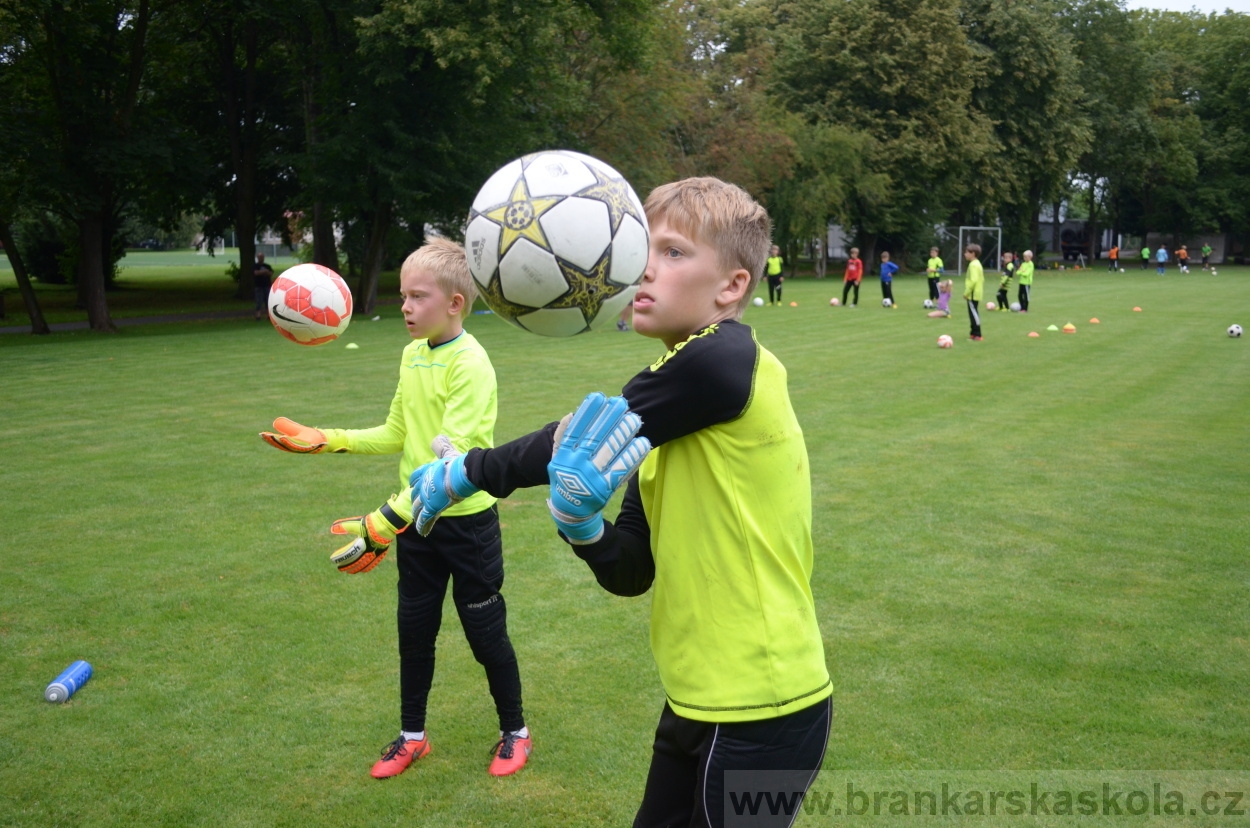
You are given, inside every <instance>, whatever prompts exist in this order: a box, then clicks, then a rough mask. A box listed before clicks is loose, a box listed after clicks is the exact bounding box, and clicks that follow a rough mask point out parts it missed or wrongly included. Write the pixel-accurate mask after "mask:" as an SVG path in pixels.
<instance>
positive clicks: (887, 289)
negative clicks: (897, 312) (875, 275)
mask: <svg viewBox="0 0 1250 828" xmlns="http://www.w3.org/2000/svg"><path fill="white" fill-rule="evenodd" d="M895 273H898V265H896V264H894V262H892V261H890V251H888V250H885V251H882V253H881V299H882V303H883V304H884V300H886V299H889V300H890V304H889V305H887V306H886V307H889V308H895V309H897V308H898V303H897V302H895V301H894V274H895Z"/></svg>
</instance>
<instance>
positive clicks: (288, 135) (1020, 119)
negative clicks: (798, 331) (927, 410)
mask: <svg viewBox="0 0 1250 828" xmlns="http://www.w3.org/2000/svg"><path fill="white" fill-rule="evenodd" d="M1248 67H1250V16H1246V15H1240V14H1234V13H1226V14H1223V15H1211V16H1203V15H1199V14H1197V13H1190V14H1177V13H1158V12H1129V11H1127V10H1125V9H1124V8H1123V6H1122V5H1120V4H1119V3H1117V2H1114V0H1041V1H1040V2H1031V3H1021V2H1018V0H1016V1H1015V2H1013V0H704V1H703V2H697V3H696V2H682V1H681V0H527V2H526V3H524V4H522V3H517V2H514V0H466V2H456V3H450V2H446V1H445V0H289V1H288V2H286V3H282V4H273V3H262V2H256V0H204V1H203V2H199V3H184V2H179V0H0V145H2V146H4V147H5V153H6V157H5V159H4V164H3V165H0V243H3V245H4V248H5V251H6V253H7V254H8V255H9V258H10V261H11V262H12V264H13V268H14V272H15V274H16V275H17V278H18V283H19V287H20V288H21V290H22V294H23V298H24V299H25V301H26V304H27V308H28V310H30V311H31V319H32V322H35V321H36V320H37V319H39V321H40V322H41V318H40V317H39V316H38V307H37V304H36V302H35V294H34V292H33V290H31V289H30V284H29V280H30V278H31V277H32V276H34V277H35V278H41V279H55V278H57V274H58V273H63V274H67V275H68V276H69V278H72V279H73V281H74V282H75V284H76V285H77V289H78V293H79V300H80V303H81V304H82V306H83V307H84V308H85V309H86V311H87V314H88V318H89V320H90V323H91V327H92V328H93V329H96V330H111V329H112V327H113V326H112V322H111V320H110V318H109V313H108V304H107V293H106V288H107V286H108V284H109V282H110V280H111V278H112V275H113V273H114V269H115V265H116V262H117V261H118V260H119V259H120V257H121V255H122V254H123V252H124V246H125V244H126V243H128V242H129V243H131V244H133V243H135V242H137V241H138V239H133V238H131V239H127V238H126V235H127V232H128V230H129V232H131V233H133V232H134V231H133V228H135V227H136V226H141V225H146V226H155V227H160V228H163V229H165V230H172V229H173V228H175V227H177V226H179V225H180V224H185V222H186V221H187V217H188V216H194V217H196V224H197V226H198V228H199V229H200V230H202V232H203V233H204V235H205V237H207V238H209V239H213V238H221V237H224V236H225V235H226V234H227V233H233V234H234V235H235V237H236V238H237V239H238V247H239V259H240V262H239V264H243V265H250V263H251V261H252V260H253V258H254V252H255V247H254V239H255V238H256V235H257V233H258V232H259V231H261V230H263V229H266V228H271V229H277V230H278V231H279V232H281V233H282V234H284V236H285V237H287V238H288V239H289V238H290V237H291V236H292V235H293V234H298V235H301V236H304V235H307V236H309V237H311V239H312V243H311V250H310V251H309V255H310V258H311V259H312V260H313V261H316V262H319V263H322V264H325V265H327V266H329V267H331V268H334V269H335V270H339V271H340V272H343V273H344V274H345V275H346V276H348V278H349V281H350V282H351V283H352V285H353V288H354V289H355V290H356V292H357V301H358V303H360V305H361V306H362V307H363V308H364V309H365V310H370V309H372V305H373V302H374V301H375V298H376V291H377V280H378V275H379V273H380V272H381V271H382V270H383V269H384V268H385V267H387V266H394V264H395V263H396V262H397V261H398V259H399V258H400V257H401V256H402V255H403V254H404V253H406V252H407V251H408V250H410V249H411V248H412V247H414V246H415V245H417V244H419V243H420V240H421V238H422V236H423V232H424V231H423V228H424V227H426V226H434V227H438V228H440V229H443V230H445V231H447V232H449V233H451V234H453V235H458V234H459V231H460V228H461V224H462V222H463V220H464V217H465V215H466V213H467V211H468V206H469V204H470V202H471V201H472V199H473V196H474V195H475V193H476V191H477V188H478V187H479V186H480V185H481V183H482V182H483V181H484V180H485V179H486V178H487V177H488V176H489V175H490V173H491V172H493V171H494V170H495V169H496V168H497V167H498V166H500V165H501V164H503V163H504V162H506V161H507V160H509V159H511V158H514V157H516V156H518V155H521V154H524V153H527V152H532V151H535V150H537V149H540V148H545V147H564V148H570V149H578V150H582V151H585V152H589V153H591V154H593V155H596V156H598V157H600V158H603V159H604V160H606V161H608V162H609V163H611V164H612V165H613V166H615V167H617V168H618V169H619V170H620V171H621V172H622V173H624V174H625V176H626V177H627V178H628V179H629V180H630V181H631V182H632V183H633V184H634V186H635V188H636V189H638V191H639V192H640V194H643V195H645V193H646V192H648V191H649V190H650V189H651V188H652V187H654V186H655V185H657V184H660V183H663V182H665V181H669V180H673V179H676V178H681V177H685V176H689V175H702V174H707V175H716V176H719V177H722V178H725V179H727V180H730V181H734V182H736V183H738V184H740V185H742V186H743V187H745V188H746V189H748V190H750V191H751V192H752V193H753V194H755V195H756V196H757V197H758V198H760V199H761V200H762V201H763V202H764V203H765V204H766V205H767V206H768V208H769V210H770V212H771V213H772V215H773V218H774V220H775V222H776V236H777V241H778V242H779V243H781V244H783V245H786V246H787V247H788V248H790V249H793V247H794V245H796V244H800V243H803V244H805V243H807V242H808V241H809V240H811V239H823V237H824V235H825V228H826V226H827V225H828V224H829V222H831V221H832V222H837V223H839V224H841V225H842V226H844V227H846V228H848V229H850V230H851V231H852V232H853V234H854V236H855V238H856V240H857V242H858V244H859V246H860V248H861V250H862V251H863V253H864V256H865V258H868V259H871V257H872V256H873V255H874V251H875V250H876V249H877V248H878V247H882V246H885V245H888V246H890V247H891V248H892V249H894V250H896V251H908V250H912V251H915V250H919V249H921V248H925V249H927V247H928V245H929V244H930V243H931V242H932V240H933V238H934V232H935V227H937V226H940V225H952V224H980V225H985V224H998V223H1001V225H1002V227H1003V234H1004V239H1003V240H1004V244H1005V245H1006V246H1007V247H1008V248H1009V249H1010V248H1013V247H1015V248H1021V247H1030V246H1031V247H1033V248H1034V249H1038V250H1040V249H1042V248H1043V246H1044V242H1045V240H1043V239H1042V238H1040V234H1039V228H1038V225H1039V215H1041V214H1042V213H1043V212H1044V211H1052V212H1054V213H1055V214H1056V215H1057V214H1058V203H1059V202H1061V201H1064V200H1071V199H1077V200H1079V201H1080V202H1081V205H1080V206H1081V208H1082V210H1083V211H1084V212H1085V213H1086V214H1087V215H1088V216H1089V222H1090V225H1091V227H1090V231H1091V232H1089V234H1088V237H1089V238H1090V239H1091V244H1093V243H1094V242H1093V241H1092V239H1094V238H1096V237H1097V235H1098V233H1097V230H1098V229H1099V228H1103V227H1108V228H1112V229H1114V230H1115V231H1117V232H1124V233H1131V234H1138V235H1144V233H1145V232H1146V231H1147V230H1152V231H1156V232H1171V233H1177V234H1191V233H1197V232H1206V233H1212V232H1218V233H1224V234H1226V235H1227V236H1228V237H1229V238H1230V240H1234V241H1238V242H1239V243H1240V244H1242V245H1245V244H1246V243H1247V242H1250V214H1248V213H1247V210H1248V207H1250V109H1248V108H1247V107H1246V106H1245V102H1246V101H1247V100H1250V68H1248ZM336 229H337V231H338V234H337V235H336ZM339 236H341V238H339ZM1090 252H1091V255H1093V254H1094V251H1093V250H1091V251H1090ZM818 260H819V261H820V262H822V263H823V261H824V257H823V256H821V257H818ZM238 276H239V295H240V296H241V297H250V296H251V292H252V284H251V281H252V275H251V267H250V266H240V267H238ZM34 327H35V328H36V329H38V328H39V327H40V325H39V324H38V323H36V324H35V325H34ZM42 327H43V329H45V330H46V326H42Z"/></svg>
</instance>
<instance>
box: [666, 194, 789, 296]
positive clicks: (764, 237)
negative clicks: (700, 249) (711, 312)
mask: <svg viewBox="0 0 1250 828" xmlns="http://www.w3.org/2000/svg"><path fill="white" fill-rule="evenodd" d="M644 209H645V210H646V212H647V221H648V222H650V223H653V224H654V223H657V222H659V221H664V222H666V223H667V224H668V225H670V226H671V227H672V228H673V229H674V230H676V231H677V232H678V233H681V234H682V235H683V236H686V237H687V238H689V239H691V240H692V241H696V242H700V243H702V244H707V245H710V246H711V247H713V248H714V249H715V250H716V252H717V255H718V256H719V257H720V263H721V266H722V267H724V268H725V269H726V270H738V269H739V268H741V269H743V270H745V271H747V272H748V273H750V274H751V281H750V283H749V284H748V285H747V289H746V291H745V292H744V293H743V294H742V300H741V301H740V302H739V303H738V309H737V314H736V316H738V317H740V316H742V312H743V311H744V310H746V307H747V305H748V304H750V302H751V294H752V293H754V292H755V288H756V286H757V285H758V284H759V282H760V278H761V277H762V276H763V275H764V265H765V264H767V262H768V251H769V250H770V249H771V247H772V221H771V220H770V219H769V218H768V211H767V210H765V209H764V208H763V207H762V206H760V204H759V202H757V201H756V200H755V199H753V198H751V196H750V194H749V193H747V191H746V190H744V189H742V188H741V187H739V186H737V185H735V184H730V183H728V182H725V181H721V180H720V179H719V178H710V177H707V178H687V179H684V180H682V181H674V182H672V183H671V184H662V185H660V186H659V187H656V188H655V189H654V190H652V191H651V195H649V196H647V203H646V205H644Z"/></svg>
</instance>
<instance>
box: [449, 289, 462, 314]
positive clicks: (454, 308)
mask: <svg viewBox="0 0 1250 828" xmlns="http://www.w3.org/2000/svg"><path fill="white" fill-rule="evenodd" d="M447 310H448V312H450V313H453V314H456V315H457V316H459V315H460V311H462V310H464V294H463V293H453V294H452V295H451V302H450V303H449V304H448V305H447Z"/></svg>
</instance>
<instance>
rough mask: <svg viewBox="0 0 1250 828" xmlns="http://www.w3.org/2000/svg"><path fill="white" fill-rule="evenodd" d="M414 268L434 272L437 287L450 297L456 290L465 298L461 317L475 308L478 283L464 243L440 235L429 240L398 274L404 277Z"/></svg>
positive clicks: (405, 262) (409, 256)
mask: <svg viewBox="0 0 1250 828" xmlns="http://www.w3.org/2000/svg"><path fill="white" fill-rule="evenodd" d="M414 270H425V271H428V272H429V273H432V274H433V275H434V282H435V283H436V284H437V285H438V289H439V290H441V291H442V292H443V293H446V294H447V295H448V296H449V297H450V296H452V295H453V294H456V293H459V294H460V295H461V296H463V297H464V308H463V309H461V311H460V318H461V319H464V318H465V317H466V316H468V315H469V312H470V311H472V310H473V300H475V299H477V285H476V284H474V282H473V275H472V274H471V273H469V260H468V258H467V257H466V256H465V253H464V246H463V245H459V244H456V243H455V242H454V241H452V240H451V239H444V238H442V237H440V236H435V237H434V238H432V239H429V240H428V241H426V243H425V244H423V245H421V246H420V247H418V248H417V249H416V250H414V251H412V253H410V254H408V258H407V259H404V264H403V266H402V267H401V268H400V269H399V277H400V278H401V279H402V278H403V277H404V274H405V273H411V272H413V271H414Z"/></svg>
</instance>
